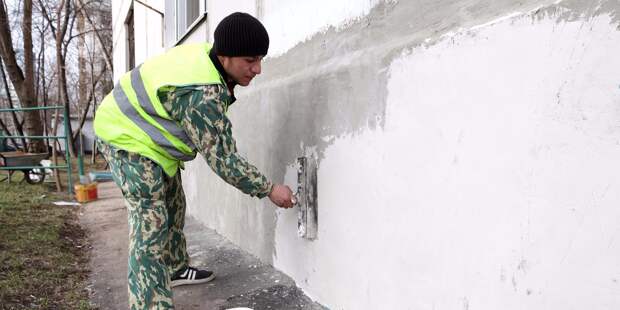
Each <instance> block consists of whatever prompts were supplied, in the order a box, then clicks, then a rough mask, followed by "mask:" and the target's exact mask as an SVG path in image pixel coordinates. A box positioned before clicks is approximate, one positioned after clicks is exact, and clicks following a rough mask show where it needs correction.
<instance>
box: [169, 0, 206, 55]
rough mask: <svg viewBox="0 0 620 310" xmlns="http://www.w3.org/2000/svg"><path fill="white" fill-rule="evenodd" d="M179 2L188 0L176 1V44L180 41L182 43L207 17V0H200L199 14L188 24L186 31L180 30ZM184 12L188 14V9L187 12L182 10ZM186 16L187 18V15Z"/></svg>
mask: <svg viewBox="0 0 620 310" xmlns="http://www.w3.org/2000/svg"><path fill="white" fill-rule="evenodd" d="M179 2H183V3H185V4H187V1H185V0H175V1H174V37H175V43H174V45H179V43H181V42H182V41H183V40H185V38H186V37H187V36H189V35H190V34H191V33H192V32H194V30H195V29H196V27H197V26H198V25H200V24H201V23H202V22H203V21H204V20H205V19H206V18H207V0H198V5H199V12H198V16H197V17H196V19H194V20H193V21H192V22H191V23H190V24H188V25H186V27H185V31H183V32H180V31H179V30H180V29H179V17H180V15H179V13H180V12H179ZM185 8H187V5H186V6H185ZM182 13H183V14H186V13H187V11H186V10H185V12H182ZM184 17H185V18H187V16H186V15H185V16H184ZM185 23H186V24H187V21H185Z"/></svg>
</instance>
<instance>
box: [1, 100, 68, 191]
mask: <svg viewBox="0 0 620 310" xmlns="http://www.w3.org/2000/svg"><path fill="white" fill-rule="evenodd" d="M42 110H62V114H63V118H64V121H63V125H64V135H55V136H22V135H16V136H8V135H0V139H12V138H17V139H21V138H24V139H53V140H65V161H66V163H65V164H64V165H50V166H40V165H36V166H35V165H19V166H10V165H6V164H5V166H0V170H8V171H15V170H21V171H30V170H32V169H42V171H43V173H44V174H45V169H54V170H59V169H65V170H67V179H68V180H67V182H68V187H67V191H68V193H69V194H72V193H73V178H72V175H71V171H72V170H71V156H70V154H69V147H70V146H69V135H70V134H71V133H70V132H69V123H68V122H70V119H69V114H68V113H67V109H65V107H63V106H49V107H33V108H13V109H0V113H3V112H20V111H21V112H24V111H42ZM56 126H57V124H56ZM7 134H8V133H7ZM24 147H25V146H24ZM24 173H26V172H24ZM56 173H58V171H56Z"/></svg>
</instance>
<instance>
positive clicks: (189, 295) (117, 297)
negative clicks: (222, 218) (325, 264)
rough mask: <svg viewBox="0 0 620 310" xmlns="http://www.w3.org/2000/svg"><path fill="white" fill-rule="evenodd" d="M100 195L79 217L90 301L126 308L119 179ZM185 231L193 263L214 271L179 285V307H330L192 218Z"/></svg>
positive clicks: (124, 238)
mask: <svg viewBox="0 0 620 310" xmlns="http://www.w3.org/2000/svg"><path fill="white" fill-rule="evenodd" d="M99 198H100V199H99V200H97V201H95V202H91V203H88V204H86V205H85V206H84V207H83V208H82V213H81V215H80V222H81V223H82V225H83V226H84V227H85V228H86V229H87V230H88V231H89V236H90V240H91V246H92V252H91V263H90V264H91V266H90V267H91V274H90V283H91V284H90V286H89V289H90V291H91V302H92V303H93V304H96V305H97V306H98V307H99V308H100V309H114V310H117V309H127V278H126V274H127V241H128V240H127V234H128V230H127V212H126V210H125V207H124V202H123V199H122V196H121V193H120V191H119V190H118V189H117V188H116V186H115V185H114V183H112V182H108V183H102V184H99ZM185 233H186V237H187V242H188V252H189V254H190V256H191V259H192V264H193V265H197V266H206V267H208V268H209V269H211V270H214V271H215V274H216V279H215V280H213V281H212V282H210V283H207V284H203V285H193V286H181V287H176V288H174V300H175V307H176V309H181V310H183V309H216V310H222V309H229V308H234V307H248V308H251V309H255V310H261V309H275V310H277V309H282V310H292V309H311V310H314V309H317V310H319V309H321V310H323V309H325V308H323V307H322V306H320V305H318V304H316V303H313V302H312V301H311V300H310V299H309V298H308V297H306V296H305V295H304V294H303V292H302V291H301V290H299V289H298V288H297V287H296V286H295V283H294V281H293V280H292V279H290V278H289V277H288V276H286V275H284V274H283V273H281V272H279V271H277V270H275V269H274V268H273V267H271V266H268V265H264V264H262V263H261V262H260V261H258V260H257V259H256V258H255V257H254V256H252V255H250V254H248V253H247V252H245V251H243V250H241V249H239V248H238V247H236V246H235V245H233V244H232V243H230V242H228V241H227V240H226V239H224V238H223V237H222V236H220V235H218V234H217V233H216V232H215V231H213V230H211V229H208V228H206V227H204V226H202V225H201V224H200V223H199V222H198V221H196V220H194V219H193V218H191V217H188V218H187V219H186V227H185Z"/></svg>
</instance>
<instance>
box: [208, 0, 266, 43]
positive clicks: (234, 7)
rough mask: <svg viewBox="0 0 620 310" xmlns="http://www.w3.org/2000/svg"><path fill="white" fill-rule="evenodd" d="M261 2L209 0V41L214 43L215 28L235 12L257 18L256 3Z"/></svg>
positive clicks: (255, 0)
mask: <svg viewBox="0 0 620 310" xmlns="http://www.w3.org/2000/svg"><path fill="white" fill-rule="evenodd" d="M257 1H261V0H227V1H221V0H207V14H208V16H209V17H208V20H209V21H208V23H209V41H211V42H213V32H214V31H215V27H216V26H217V25H218V24H219V23H220V21H221V20H222V19H224V17H226V16H228V15H230V14H232V13H234V12H245V13H248V14H251V15H253V16H256V2H257Z"/></svg>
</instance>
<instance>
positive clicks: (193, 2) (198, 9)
mask: <svg viewBox="0 0 620 310" xmlns="http://www.w3.org/2000/svg"><path fill="white" fill-rule="evenodd" d="M206 8H207V1H206V0H177V1H176V29H177V33H176V37H177V39H180V38H182V37H183V36H184V35H185V34H186V33H187V32H188V31H189V30H191V29H190V27H191V26H193V24H194V23H195V22H196V20H198V19H199V18H200V17H201V16H202V15H203V14H201V13H202V12H205V11H206Z"/></svg>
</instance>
